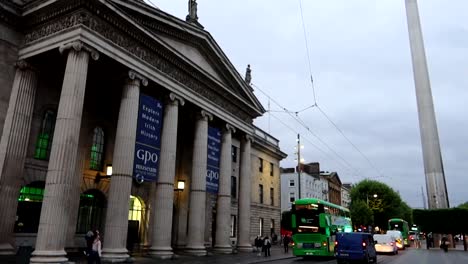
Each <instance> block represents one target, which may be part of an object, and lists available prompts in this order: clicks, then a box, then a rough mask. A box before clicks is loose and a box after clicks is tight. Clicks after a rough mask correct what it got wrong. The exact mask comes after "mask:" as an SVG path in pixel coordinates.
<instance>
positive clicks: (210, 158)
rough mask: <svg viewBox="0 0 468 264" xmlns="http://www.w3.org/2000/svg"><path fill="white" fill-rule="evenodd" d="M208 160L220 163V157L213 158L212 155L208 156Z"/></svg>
mask: <svg viewBox="0 0 468 264" xmlns="http://www.w3.org/2000/svg"><path fill="white" fill-rule="evenodd" d="M208 159H209V160H213V161H218V160H219V158H218V157H216V156H211V155H210V154H208Z"/></svg>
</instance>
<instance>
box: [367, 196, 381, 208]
mask: <svg viewBox="0 0 468 264" xmlns="http://www.w3.org/2000/svg"><path fill="white" fill-rule="evenodd" d="M372 196H373V197H374V198H377V197H378V195H377V194H376V193H374V195H372ZM366 199H367V206H369V194H366Z"/></svg>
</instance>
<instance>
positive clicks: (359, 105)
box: [147, 0, 468, 207]
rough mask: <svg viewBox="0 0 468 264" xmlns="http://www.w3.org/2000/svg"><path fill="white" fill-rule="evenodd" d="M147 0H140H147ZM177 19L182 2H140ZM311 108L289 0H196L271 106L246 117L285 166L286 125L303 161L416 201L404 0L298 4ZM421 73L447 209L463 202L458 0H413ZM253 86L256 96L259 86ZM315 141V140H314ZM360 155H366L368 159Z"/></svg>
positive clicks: (466, 56)
mask: <svg viewBox="0 0 468 264" xmlns="http://www.w3.org/2000/svg"><path fill="white" fill-rule="evenodd" d="M147 2H148V1H147ZM152 2H153V3H154V4H155V5H157V6H158V7H159V8H160V9H162V10H164V11H166V12H168V13H170V14H172V15H174V16H176V17H179V18H182V19H183V18H185V16H186V14H187V0H177V1H176V0H152ZM302 8H303V16H304V21H305V28H306V33H307V36H308V45H309V52H310V63H311V69H312V74H313V77H314V87H315V92H316V99H317V104H318V105H319V106H320V109H322V110H323V112H324V113H326V115H327V116H328V117H329V118H330V119H331V120H332V121H333V122H335V123H336V124H337V126H338V127H339V128H340V129H341V131H343V133H344V134H345V135H346V137H347V138H348V139H350V141H351V142H352V143H353V144H354V145H355V146H356V147H357V148H358V149H359V151H361V152H362V153H363V154H364V156H365V157H364V156H363V155H361V154H360V153H359V151H357V150H356V149H355V148H354V147H353V146H352V145H351V144H350V143H349V142H348V141H347V140H346V139H345V138H344V137H343V136H342V135H341V134H340V133H339V132H338V131H337V129H336V128H335V127H333V125H332V124H331V123H330V122H329V121H328V120H327V119H326V118H325V116H324V115H323V114H322V113H321V112H320V110H319V109H318V108H316V107H314V108H310V109H308V110H306V111H303V112H300V113H299V114H298V116H299V118H300V119H301V120H302V121H303V122H304V123H305V125H306V126H307V127H308V128H309V130H307V129H305V128H304V127H303V126H301V125H300V124H299V123H298V122H297V121H295V120H294V119H293V118H292V117H291V116H289V115H288V114H286V113H281V112H277V111H278V110H281V108H280V107H279V106H277V105H276V104H275V102H277V103H279V104H280V105H281V106H282V107H286V108H287V109H288V110H291V111H298V110H301V109H304V108H306V107H308V106H311V105H313V104H314V96H313V90H312V87H311V85H310V81H309V80H310V78H309V68H308V61H307V53H306V48H305V40H304V33H303V27H302V22H301V13H300V8H299V0H288V1H285V0H283V1H279V0H236V1H228V0H199V1H198V16H199V22H200V23H202V24H203V25H204V27H205V29H206V30H208V31H209V32H210V33H211V34H212V36H213V37H214V38H215V40H216V41H217V42H218V44H219V45H220V46H221V48H222V49H223V50H224V52H225V53H226V54H227V56H228V57H229V58H230V60H231V62H232V63H233V65H234V66H235V67H236V68H237V70H238V71H239V72H240V73H241V74H242V75H244V73H245V67H246V65H247V64H249V63H250V64H251V66H252V75H253V80H252V82H253V84H254V85H255V86H256V87H254V89H255V93H256V95H257V96H258V97H259V99H260V100H261V102H262V103H263V105H264V106H265V108H266V109H268V102H269V100H268V98H267V96H265V94H264V93H266V94H268V95H269V96H270V97H271V100H270V109H271V110H272V112H271V114H265V116H264V117H262V118H259V119H257V120H256V125H257V126H259V127H260V128H262V129H264V130H265V131H269V132H270V133H271V134H272V135H273V136H275V137H276V138H278V139H279V140H280V141H281V142H280V146H281V149H282V150H283V151H284V152H286V153H287V154H288V155H289V157H288V158H287V159H285V160H283V161H282V163H281V166H283V167H292V166H294V164H295V161H294V152H295V150H294V146H295V144H296V136H297V133H300V134H301V137H302V144H303V145H304V149H303V151H302V156H303V157H304V158H305V162H314V161H318V162H320V165H321V169H322V170H326V171H337V172H338V174H339V175H340V178H341V180H342V182H356V181H359V180H361V179H363V178H373V177H378V176H379V175H383V177H378V178H375V179H376V180H380V181H383V182H385V183H387V184H389V185H390V186H391V187H393V188H394V189H395V190H397V191H399V192H400V194H401V196H402V198H403V199H404V200H405V201H406V202H407V203H408V204H409V205H410V206H412V207H422V206H423V201H422V196H421V186H424V192H425V180H424V168H423V162H422V153H421V141H420V135H419V125H418V116H417V108H416V97H415V89H414V81H413V74H412V66H411V56H410V49H409V42H408V31H407V26H406V16H405V7H404V0H352V1H350V0H302ZM419 10H420V17H421V23H422V28H423V34H424V41H425V46H426V55H427V59H428V66H429V74H430V79H431V85H432V93H433V97H434V104H435V110H436V118H437V122H438V128H439V137H440V140H441V149H442V157H443V161H444V167H445V175H446V180H447V188H448V192H449V198H450V203H451V205H452V206H455V205H458V204H460V203H462V202H465V201H468V192H467V187H468V183H467V180H468V177H467V173H468V163H467V160H466V154H467V147H468V133H467V128H468V120H467V118H466V116H467V112H468V106H467V105H468V104H467V103H466V101H467V99H468V90H467V89H466V88H467V86H468V78H467V76H468V74H467V73H468V16H466V14H467V13H468V1H466V0H424V1H421V0H420V1H419ZM261 91H263V93H262V92H261ZM324 142H325V144H326V145H325V144H324ZM369 161H370V162H369Z"/></svg>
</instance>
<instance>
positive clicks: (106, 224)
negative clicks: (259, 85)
mask: <svg viewBox="0 0 468 264" xmlns="http://www.w3.org/2000/svg"><path fill="white" fill-rule="evenodd" d="M189 6H190V9H189V15H188V16H187V19H186V21H183V20H180V19H177V18H175V17H173V16H171V15H170V14H167V13H165V12H163V11H161V10H159V9H157V8H154V7H151V6H149V5H147V4H145V3H144V2H142V1H129V0H127V1H124V0H10V1H8V0H2V1H0V88H1V90H0V129H1V132H2V137H1V141H0V171H1V174H0V197H1V199H0V214H1V217H0V254H12V253H14V252H15V250H16V247H17V246H19V245H31V246H33V247H34V252H33V253H32V259H31V263H60V262H64V261H66V260H67V257H66V250H68V249H69V248H76V247H80V246H83V244H84V239H83V235H84V233H85V232H86V231H88V230H90V229H92V228H97V229H99V230H101V233H102V234H103V247H104V248H103V258H104V259H107V260H110V261H115V262H118V261H124V260H125V259H127V258H128V256H129V253H130V251H132V250H138V249H141V248H146V249H148V253H149V254H150V255H153V256H155V257H170V256H171V255H172V254H174V250H176V249H177V250H184V251H186V252H189V253H192V254H195V255H205V254H206V251H207V250H208V249H213V250H218V251H220V252H225V253H231V252H232V249H233V247H237V249H239V250H250V249H251V242H252V240H253V238H254V237H255V236H256V235H259V234H262V235H270V234H271V233H276V234H278V233H279V222H280V221H279V217H280V183H279V161H280V160H281V159H283V158H285V156H286V155H285V154H284V153H283V152H281V151H280V149H279V145H278V140H277V139H275V138H273V137H271V136H270V135H268V134H267V133H265V132H263V131H261V130H260V129H258V128H256V127H255V126H254V125H253V119H255V118H256V117H259V116H261V115H262V114H263V113H264V112H265V110H264V108H263V107H262V105H261V104H260V102H259V101H258V100H257V98H256V97H255V96H254V94H253V90H252V88H251V87H250V85H249V83H250V70H248V71H247V74H246V78H245V79H244V78H242V77H241V76H240V75H239V73H238V72H237V71H236V70H235V68H234V67H233V65H232V64H231V63H230V61H229V59H228V58H227V57H226V55H225V54H224V53H223V51H222V50H221V48H220V47H219V46H218V45H217V43H216V42H215V40H214V39H213V38H212V36H211V35H210V34H209V33H208V32H207V31H205V30H204V29H203V27H202V26H201V24H199V23H198V17H197V10H196V2H195V1H193V0H192V1H189ZM181 184H185V187H183V186H182V185H181Z"/></svg>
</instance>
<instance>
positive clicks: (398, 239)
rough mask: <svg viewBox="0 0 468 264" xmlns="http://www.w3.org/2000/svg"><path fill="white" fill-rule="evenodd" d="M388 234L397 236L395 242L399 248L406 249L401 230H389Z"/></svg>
mask: <svg viewBox="0 0 468 264" xmlns="http://www.w3.org/2000/svg"><path fill="white" fill-rule="evenodd" d="M387 235H390V236H393V237H394V238H395V243H396V246H397V247H398V249H405V244H404V240H403V235H402V234H401V231H397V230H388V231H387Z"/></svg>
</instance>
